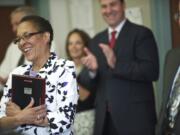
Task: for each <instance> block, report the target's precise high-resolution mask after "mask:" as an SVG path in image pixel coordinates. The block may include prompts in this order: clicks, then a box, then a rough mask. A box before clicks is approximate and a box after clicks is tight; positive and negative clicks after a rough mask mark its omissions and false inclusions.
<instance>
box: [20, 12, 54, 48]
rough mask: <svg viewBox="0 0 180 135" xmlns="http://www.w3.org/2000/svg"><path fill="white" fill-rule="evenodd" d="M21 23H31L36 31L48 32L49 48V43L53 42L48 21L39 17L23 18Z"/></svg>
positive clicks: (51, 30)
mask: <svg viewBox="0 0 180 135" xmlns="http://www.w3.org/2000/svg"><path fill="white" fill-rule="evenodd" d="M22 22H31V23H33V25H34V26H35V27H36V29H37V30H38V31H42V32H49V33H50V41H49V45H50V46H51V42H52V40H53V36H54V35H53V29H52V26H51V24H50V23H49V21H48V20H46V19H44V18H42V17H40V16H35V15H32V16H25V17H23V18H22V19H21V21H20V23H22Z"/></svg>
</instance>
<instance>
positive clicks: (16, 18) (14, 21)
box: [10, 12, 24, 34]
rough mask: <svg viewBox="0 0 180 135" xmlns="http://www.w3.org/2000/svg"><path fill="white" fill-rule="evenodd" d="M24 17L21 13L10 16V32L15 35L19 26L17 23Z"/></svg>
mask: <svg viewBox="0 0 180 135" xmlns="http://www.w3.org/2000/svg"><path fill="white" fill-rule="evenodd" d="M23 17H24V14H23V13H21V12H17V13H14V14H12V15H11V18H10V19H11V26H12V31H13V32H14V33H15V34H16V31H17V26H18V25H19V22H20V21H21V19H22V18H23Z"/></svg>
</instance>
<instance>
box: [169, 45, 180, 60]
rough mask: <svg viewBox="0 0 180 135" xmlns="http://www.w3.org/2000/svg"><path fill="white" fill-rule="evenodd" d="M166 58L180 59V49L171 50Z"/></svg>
mask: <svg viewBox="0 0 180 135" xmlns="http://www.w3.org/2000/svg"><path fill="white" fill-rule="evenodd" d="M166 57H178V58H179V57H180V47H178V48H173V49H170V50H169V51H168V52H167V54H166Z"/></svg>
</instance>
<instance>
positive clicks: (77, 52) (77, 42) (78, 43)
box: [68, 33, 84, 59]
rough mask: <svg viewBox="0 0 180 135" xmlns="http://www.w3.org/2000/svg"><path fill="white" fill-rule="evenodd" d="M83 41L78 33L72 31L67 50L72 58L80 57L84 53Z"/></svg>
mask: <svg viewBox="0 0 180 135" xmlns="http://www.w3.org/2000/svg"><path fill="white" fill-rule="evenodd" d="M83 48H84V42H83V41H82V38H81V37H80V35H79V34H77V33H73V34H71V36H70V37H69V40H68V51H69V54H70V56H71V58H72V59H77V58H79V59H80V58H81V57H82V56H83V55H84V51H83Z"/></svg>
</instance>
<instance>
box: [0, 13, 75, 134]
mask: <svg viewBox="0 0 180 135" xmlns="http://www.w3.org/2000/svg"><path fill="white" fill-rule="evenodd" d="M52 39H53V30H52V27H51V25H50V23H49V22H48V21H47V20H45V19H44V18H42V17H39V16H28V17H25V18H23V19H22V20H21V22H20V24H19V25H18V28H17V38H16V40H15V42H16V43H17V44H18V47H19V49H20V50H21V51H22V53H23V55H24V56H25V57H26V59H27V60H29V61H31V63H32V64H29V65H21V66H19V67H17V68H16V69H14V70H13V71H12V73H11V74H10V75H9V78H8V81H7V84H6V86H5V89H4V93H3V97H2V99H1V102H0V128H16V131H17V132H18V131H19V132H21V133H22V134H31V135H35V134H38V135H39V134H43V135H52V134H53V135H54V134H56V135H59V134H61V135H70V134H72V129H71V128H72V123H73V121H74V116H75V111H76V105H77V100H78V93H77V83H76V75H75V67H74V63H73V62H72V61H68V60H65V59H58V57H57V55H56V54H55V53H54V52H50V46H51V41H52ZM13 74H19V75H29V76H32V77H39V78H45V79H46V92H45V94H46V98H45V105H41V106H37V107H33V105H34V100H33V99H32V100H31V102H30V103H29V105H27V107H26V108H25V109H22V110H21V109H20V107H19V106H18V105H16V104H15V103H13V102H12V101H11V100H10V99H11V92H12V90H11V89H12V85H11V81H12V80H11V78H12V75H13ZM21 125H23V126H21Z"/></svg>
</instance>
